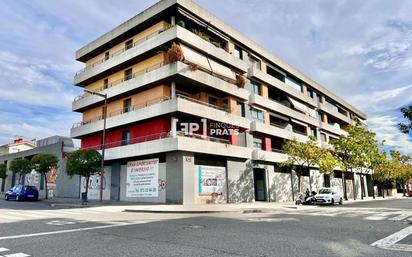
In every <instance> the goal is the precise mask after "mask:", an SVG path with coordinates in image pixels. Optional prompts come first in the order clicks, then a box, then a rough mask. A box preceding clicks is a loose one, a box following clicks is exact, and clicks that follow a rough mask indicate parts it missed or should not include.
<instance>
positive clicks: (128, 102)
mask: <svg viewBox="0 0 412 257" xmlns="http://www.w3.org/2000/svg"><path fill="white" fill-rule="evenodd" d="M131 110H132V99H130V98H129V99H126V100H124V101H123V112H130V111H131Z"/></svg>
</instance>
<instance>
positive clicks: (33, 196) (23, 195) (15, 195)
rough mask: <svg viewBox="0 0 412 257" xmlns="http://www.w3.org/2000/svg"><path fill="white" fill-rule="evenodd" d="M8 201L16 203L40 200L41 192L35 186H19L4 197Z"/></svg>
mask: <svg viewBox="0 0 412 257" xmlns="http://www.w3.org/2000/svg"><path fill="white" fill-rule="evenodd" d="M4 199H5V200H6V201H8V200H16V201H24V200H34V201H37V200H39V191H38V190H37V188H36V187H34V186H24V185H17V186H14V187H13V188H11V189H10V190H9V191H7V192H6V195H5V196H4Z"/></svg>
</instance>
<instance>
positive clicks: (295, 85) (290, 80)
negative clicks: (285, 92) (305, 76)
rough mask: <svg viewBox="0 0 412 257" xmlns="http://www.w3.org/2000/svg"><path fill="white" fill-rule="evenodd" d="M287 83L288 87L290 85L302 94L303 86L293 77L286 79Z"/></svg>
mask: <svg viewBox="0 0 412 257" xmlns="http://www.w3.org/2000/svg"><path fill="white" fill-rule="evenodd" d="M285 83H286V85H289V86H291V87H293V88H294V89H296V90H298V91H299V92H302V85H301V84H300V83H299V82H298V81H297V80H295V79H293V78H291V77H286V78H285Z"/></svg>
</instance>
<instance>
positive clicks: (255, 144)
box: [253, 136, 263, 150]
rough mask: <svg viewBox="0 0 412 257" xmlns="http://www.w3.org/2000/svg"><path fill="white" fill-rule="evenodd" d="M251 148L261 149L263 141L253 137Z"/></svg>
mask: <svg viewBox="0 0 412 257" xmlns="http://www.w3.org/2000/svg"><path fill="white" fill-rule="evenodd" d="M253 148H256V149H260V150H262V149H263V139H262V138H261V137H258V136H253Z"/></svg>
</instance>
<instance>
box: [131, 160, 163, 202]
mask: <svg viewBox="0 0 412 257" xmlns="http://www.w3.org/2000/svg"><path fill="white" fill-rule="evenodd" d="M158 187H159V159H149V160H142V161H132V162H128V163H127V180H126V197H158V196H159V190H158Z"/></svg>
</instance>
